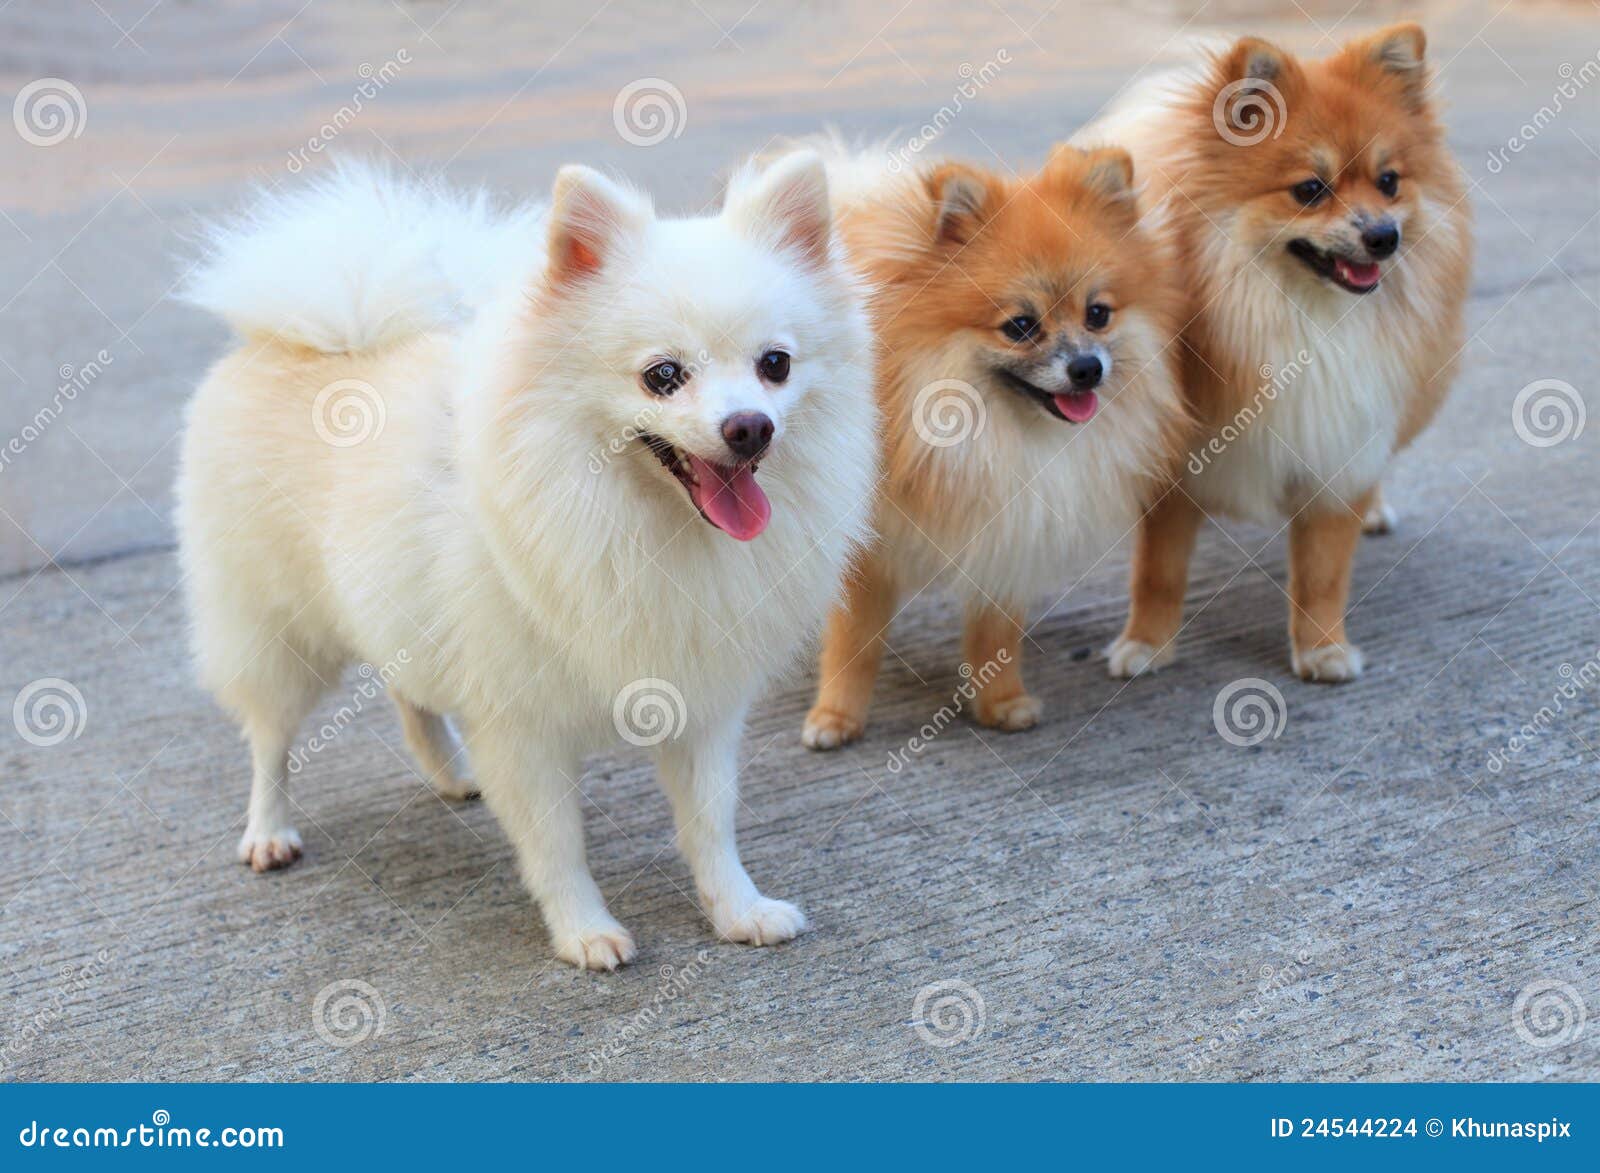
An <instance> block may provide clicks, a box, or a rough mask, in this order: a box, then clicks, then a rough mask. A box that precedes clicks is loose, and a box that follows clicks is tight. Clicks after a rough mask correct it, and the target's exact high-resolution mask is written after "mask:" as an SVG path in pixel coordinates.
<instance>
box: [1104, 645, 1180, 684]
mask: <svg viewBox="0 0 1600 1173" xmlns="http://www.w3.org/2000/svg"><path fill="white" fill-rule="evenodd" d="M1177 654H1178V650H1177V648H1176V647H1174V646H1173V641H1172V640H1168V641H1167V642H1166V643H1164V644H1162V645H1161V646H1160V647H1156V646H1155V645H1154V644H1147V643H1145V642H1144V641H1143V640H1139V639H1129V638H1128V637H1127V636H1125V635H1124V636H1119V637H1118V638H1117V641H1116V642H1115V643H1113V644H1112V645H1111V646H1110V647H1109V648H1107V649H1106V668H1107V669H1108V670H1109V671H1110V673H1111V675H1113V676H1115V677H1117V678H1118V679H1127V678H1129V677H1133V676H1138V675H1140V674H1142V673H1145V672H1154V671H1155V670H1156V669H1158V668H1164V667H1166V666H1167V665H1168V664H1170V663H1172V659H1173V657H1174V656H1176V655H1177Z"/></svg>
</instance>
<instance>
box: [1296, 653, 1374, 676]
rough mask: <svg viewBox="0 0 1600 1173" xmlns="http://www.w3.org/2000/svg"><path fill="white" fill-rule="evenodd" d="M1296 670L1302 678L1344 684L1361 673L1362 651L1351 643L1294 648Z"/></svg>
mask: <svg viewBox="0 0 1600 1173" xmlns="http://www.w3.org/2000/svg"><path fill="white" fill-rule="evenodd" d="M1294 670H1295V673H1296V674H1297V675H1298V676H1299V677H1300V679H1301V680H1313V681H1317V682H1318V683H1321V684H1343V683H1345V682H1346V681H1350V680H1354V679H1355V678H1356V677H1357V676H1360V675H1361V651H1360V649H1358V648H1356V647H1354V646H1352V645H1350V644H1324V645H1323V646H1322V647H1320V648H1308V649H1306V650H1305V651H1301V650H1300V649H1299V648H1295V649H1294Z"/></svg>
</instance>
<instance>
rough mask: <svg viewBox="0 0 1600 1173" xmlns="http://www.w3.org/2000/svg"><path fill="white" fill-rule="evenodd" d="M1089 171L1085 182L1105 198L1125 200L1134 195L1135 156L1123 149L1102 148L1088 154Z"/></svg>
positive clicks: (1085, 175)
mask: <svg viewBox="0 0 1600 1173" xmlns="http://www.w3.org/2000/svg"><path fill="white" fill-rule="evenodd" d="M1088 156H1089V160H1088V161H1089V169H1088V171H1086V172H1085V173H1084V177H1083V181H1084V183H1085V184H1087V185H1088V186H1089V187H1091V188H1093V189H1094V190H1095V191H1097V192H1099V193H1100V194H1101V195H1103V196H1107V197H1109V198H1111V199H1123V198H1125V197H1128V196H1131V195H1133V156H1132V155H1130V154H1128V152H1127V151H1125V150H1123V149H1122V148H1121V147H1100V148H1098V149H1097V150H1093V151H1090V152H1088Z"/></svg>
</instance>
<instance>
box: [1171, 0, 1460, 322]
mask: <svg viewBox="0 0 1600 1173" xmlns="http://www.w3.org/2000/svg"><path fill="white" fill-rule="evenodd" d="M1425 45H1426V39H1425V37H1424V35H1423V31H1422V29H1421V27H1419V26H1418V25H1415V24H1397V25H1394V26H1392V27H1390V28H1386V29H1383V30H1381V31H1379V32H1377V33H1374V34H1372V35H1371V36H1367V37H1362V38H1359V39H1357V40H1354V41H1351V42H1349V43H1348V44H1346V45H1345V46H1344V47H1343V48H1342V49H1340V50H1339V51H1338V52H1337V53H1335V54H1334V55H1332V56H1331V57H1328V58H1326V59H1323V60H1320V61H1300V60H1298V59H1296V58H1295V57H1294V56H1293V55H1291V54H1289V53H1288V52H1286V51H1284V50H1283V49H1280V48H1278V47H1277V46H1276V45H1273V44H1270V43H1268V42H1266V41H1263V40H1259V39H1256V38H1254V37H1246V38H1245V39H1243V40H1241V41H1239V42H1237V43H1236V44H1235V45H1234V46H1233V47H1232V48H1231V49H1229V50H1228V51H1227V52H1225V53H1223V54H1221V55H1219V56H1218V57H1217V58H1216V60H1215V61H1214V62H1213V64H1212V68H1211V74H1210V77H1209V80H1208V82H1207V83H1206V85H1205V86H1204V87H1203V93H1202V95H1201V98H1200V99H1199V100H1198V101H1197V103H1196V108H1195V116H1196V119H1197V122H1198V120H1199V119H1200V118H1202V117H1203V118H1205V119H1206V120H1207V121H1208V122H1209V123H1210V125H1209V127H1207V128H1206V129H1205V130H1202V131H1200V132H1199V141H1198V142H1197V143H1196V144H1195V147H1196V150H1197V152H1198V157H1199V159H1200V161H1201V166H1199V167H1197V168H1195V169H1194V171H1193V172H1192V173H1190V174H1188V175H1185V176H1183V177H1180V178H1179V179H1178V181H1177V187H1178V190H1179V192H1180V193H1181V198H1185V199H1188V200H1193V201H1194V202H1195V204H1196V205H1197V206H1198V207H1199V208H1200V209H1201V210H1202V211H1204V212H1205V214H1206V215H1207V216H1208V217H1210V218H1212V219H1213V221H1214V222H1215V223H1217V224H1219V225H1221V226H1223V228H1224V230H1225V231H1226V232H1227V233H1228V235H1229V237H1230V238H1231V239H1232V240H1233V241H1234V242H1235V243H1237V244H1238V245H1240V246H1241V247H1243V248H1246V249H1248V250H1250V251H1251V252H1252V253H1254V254H1255V255H1256V257H1257V258H1258V259H1259V263H1260V264H1262V265H1263V266H1264V267H1266V268H1268V270H1269V271H1270V272H1272V273H1274V274H1275V275H1277V277H1278V279H1279V280H1281V281H1283V282H1285V283H1286V286H1287V285H1289V284H1293V283H1302V282H1306V281H1312V282H1317V283H1327V284H1330V285H1333V286H1337V287H1339V288H1341V289H1344V290H1346V291H1348V292H1350V293H1356V294H1365V293H1371V292H1372V291H1374V290H1376V289H1377V288H1378V286H1379V283H1380V281H1381V279H1382V277H1383V275H1384V273H1385V271H1386V270H1387V269H1388V267H1389V266H1390V265H1391V264H1392V263H1394V261H1395V260H1396V259H1397V258H1398V257H1399V256H1401V255H1403V253H1404V250H1405V249H1406V247H1407V246H1408V244H1409V242H1410V241H1412V240H1413V239H1416V238H1418V237H1420V236H1421V235H1422V234H1423V233H1424V232H1425V231H1426V229H1427V224H1428V222H1429V220H1430V218H1431V216H1430V212H1431V213H1432V214H1434V215H1437V214H1441V211H1440V210H1441V209H1443V208H1444V206H1445V205H1447V204H1448V203H1449V202H1450V201H1452V200H1454V199H1456V198H1459V197H1458V195H1456V194H1455V182H1454V174H1455V172H1454V165H1453V163H1452V162H1451V161H1450V159H1449V156H1448V154H1447V152H1446V151H1445V148H1444V145H1443V136H1442V132H1441V130H1440V127H1439V124H1438V122H1437V121H1436V119H1435V118H1434V115H1433V110H1432V105H1431V103H1430V101H1429V98H1428V83H1429V77H1428V70H1427V67H1426V65H1425V64H1424V60H1423V54H1424V49H1425ZM1202 106H1203V107H1204V109H1203V110H1202V109H1201V107H1202ZM1430 200H1431V201H1433V202H1432V203H1431V204H1430Z"/></svg>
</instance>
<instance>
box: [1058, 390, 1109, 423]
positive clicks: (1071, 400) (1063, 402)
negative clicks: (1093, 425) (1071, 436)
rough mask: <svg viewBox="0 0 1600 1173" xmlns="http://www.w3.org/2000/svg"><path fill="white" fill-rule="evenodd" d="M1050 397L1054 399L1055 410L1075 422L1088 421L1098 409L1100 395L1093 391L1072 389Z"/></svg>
mask: <svg viewBox="0 0 1600 1173" xmlns="http://www.w3.org/2000/svg"><path fill="white" fill-rule="evenodd" d="M1051 398H1052V399H1054V400H1055V404H1056V410H1057V411H1059V412H1060V413H1061V414H1062V415H1064V416H1066V417H1067V418H1068V419H1069V420H1071V421H1072V422H1073V423H1075V424H1084V423H1088V422H1089V421H1090V420H1091V419H1093V418H1094V413H1095V412H1096V411H1098V410H1099V409H1100V396H1098V395H1096V394H1095V393H1094V392H1093V391H1074V392H1072V393H1070V394H1061V395H1052V396H1051Z"/></svg>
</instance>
